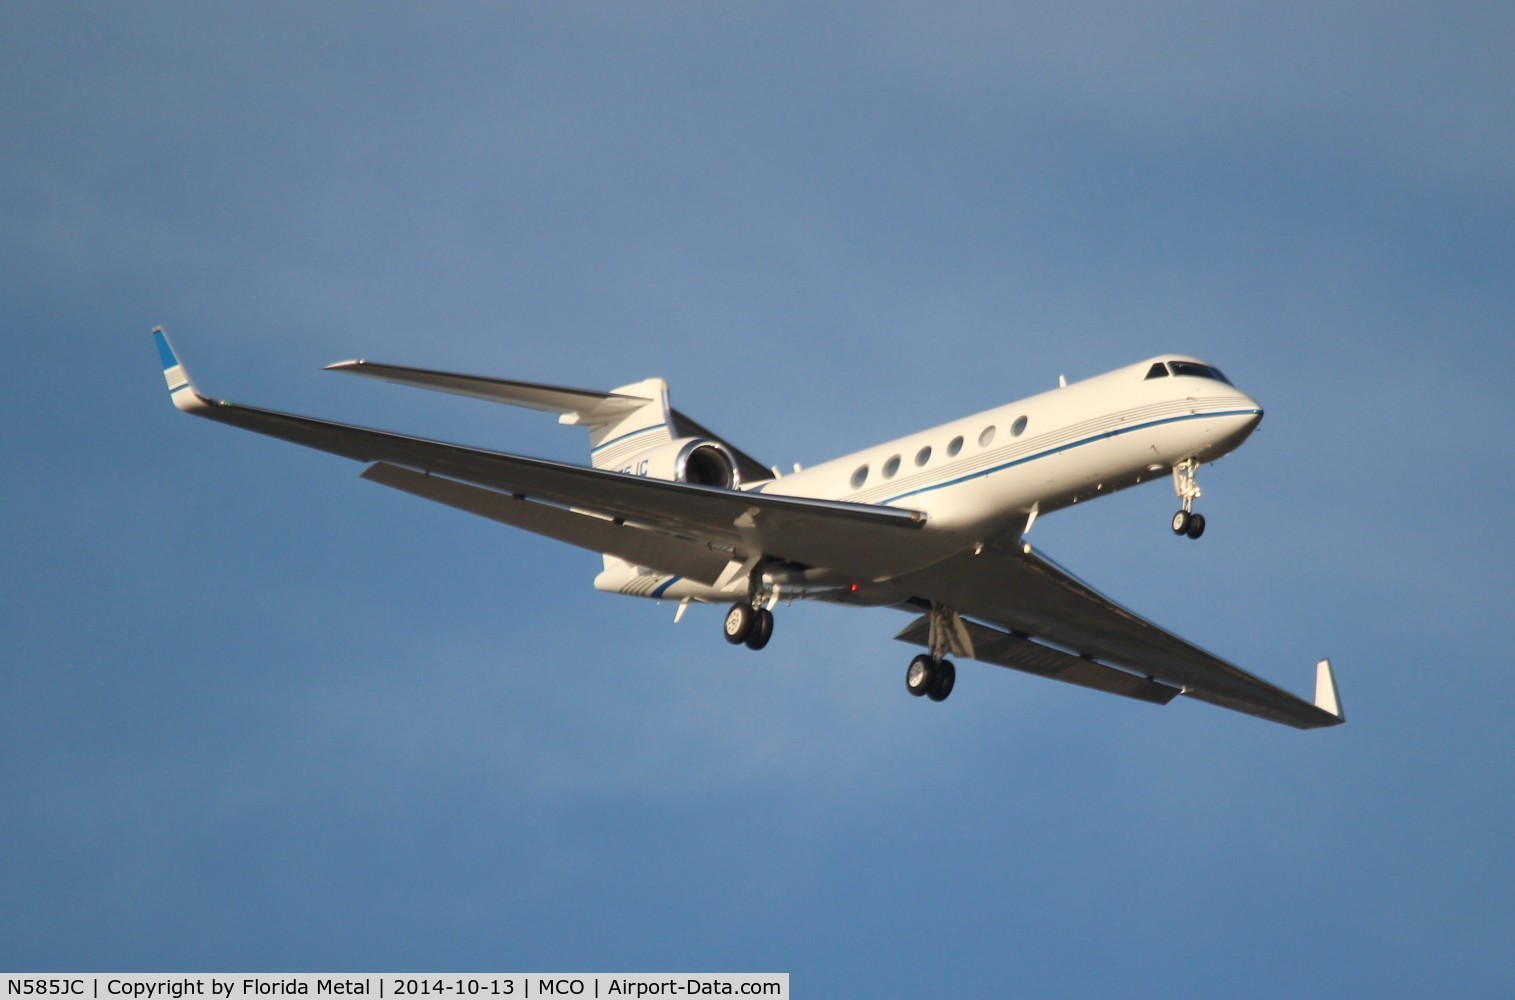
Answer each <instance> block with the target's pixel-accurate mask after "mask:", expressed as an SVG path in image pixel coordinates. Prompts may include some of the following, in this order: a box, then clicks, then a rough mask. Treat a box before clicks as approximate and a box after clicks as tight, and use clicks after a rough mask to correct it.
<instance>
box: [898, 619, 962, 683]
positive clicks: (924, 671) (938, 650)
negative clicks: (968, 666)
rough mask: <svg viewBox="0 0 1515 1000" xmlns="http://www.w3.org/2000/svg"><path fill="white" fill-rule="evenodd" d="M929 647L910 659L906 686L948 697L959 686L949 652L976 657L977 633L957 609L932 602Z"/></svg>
mask: <svg viewBox="0 0 1515 1000" xmlns="http://www.w3.org/2000/svg"><path fill="white" fill-rule="evenodd" d="M928 621H929V627H928V631H927V636H926V648H927V649H929V650H930V652H927V653H922V654H921V655H920V656H917V657H916V658H915V659H913V660H911V661H910V666H909V667H908V668H907V669H906V670H905V690H906V691H909V692H910V693H911V694H913V695H915V696H916V697H917V698H919V697H920V696H921V695H925V696H926V697H927V698H930V699H931V700H932V701H946V700H947V696H948V695H949V694H951V693H952V689H953V688H954V687H956V686H957V667H955V666H953V665H952V661H951V660H949V659H947V654H948V653H951V654H953V655H954V656H966V657H968V658H969V659H970V660H971V659H972V658H973V637H972V636H971V635H969V633H968V626H967V625H965V624H964V623H963V618H962V616H961V615H959V614H958V613H957V612H956V611H954V610H953V609H951V608H949V607H946V606H944V605H941V604H933V605H931V613H930V615H929V616H928Z"/></svg>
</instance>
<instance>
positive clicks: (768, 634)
mask: <svg viewBox="0 0 1515 1000" xmlns="http://www.w3.org/2000/svg"><path fill="white" fill-rule="evenodd" d="M772 638H773V612H772V611H769V610H768V609H767V608H758V609H757V611H755V612H753V617H752V628H751V630H749V631H748V633H747V638H746V639H744V640H743V641H744V642H745V643H746V644H747V648H748V649H752V650H757V649H762V648H763V647H764V646H766V645H768V640H769V639H772Z"/></svg>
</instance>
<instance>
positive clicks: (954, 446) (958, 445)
mask: <svg viewBox="0 0 1515 1000" xmlns="http://www.w3.org/2000/svg"><path fill="white" fill-rule="evenodd" d="M962 450H963V436H962V435H961V434H959V435H958V436H957V437H955V438H953V439H952V440H951V441H948V442H947V454H948V455H956V454H957V453H958V452H960V451H962Z"/></svg>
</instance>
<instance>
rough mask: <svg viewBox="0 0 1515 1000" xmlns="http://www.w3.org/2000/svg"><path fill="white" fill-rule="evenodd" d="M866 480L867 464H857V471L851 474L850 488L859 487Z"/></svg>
mask: <svg viewBox="0 0 1515 1000" xmlns="http://www.w3.org/2000/svg"><path fill="white" fill-rule="evenodd" d="M867 481H868V466H866V465H860V466H858V468H857V471H856V472H854V473H853V474H852V488H853V489H860V488H861V487H862V485H863V484H864V483H866V482H867Z"/></svg>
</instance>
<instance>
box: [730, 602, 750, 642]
mask: <svg viewBox="0 0 1515 1000" xmlns="http://www.w3.org/2000/svg"><path fill="white" fill-rule="evenodd" d="M756 617H757V612H756V610H755V609H754V608H753V607H752V605H750V604H748V603H747V602H746V601H737V602H736V603H735V604H733V605H732V606H731V610H729V611H727V612H726V620H725V621H724V622H723V623H722V631H723V632H724V633H725V635H726V641H727V642H729V643H731V644H732V645H733V646H740V645H741V644H742V643H744V642H746V641H747V637H748V636H749V635H751V634H752V624H753V621H754V619H755V618H756Z"/></svg>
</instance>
